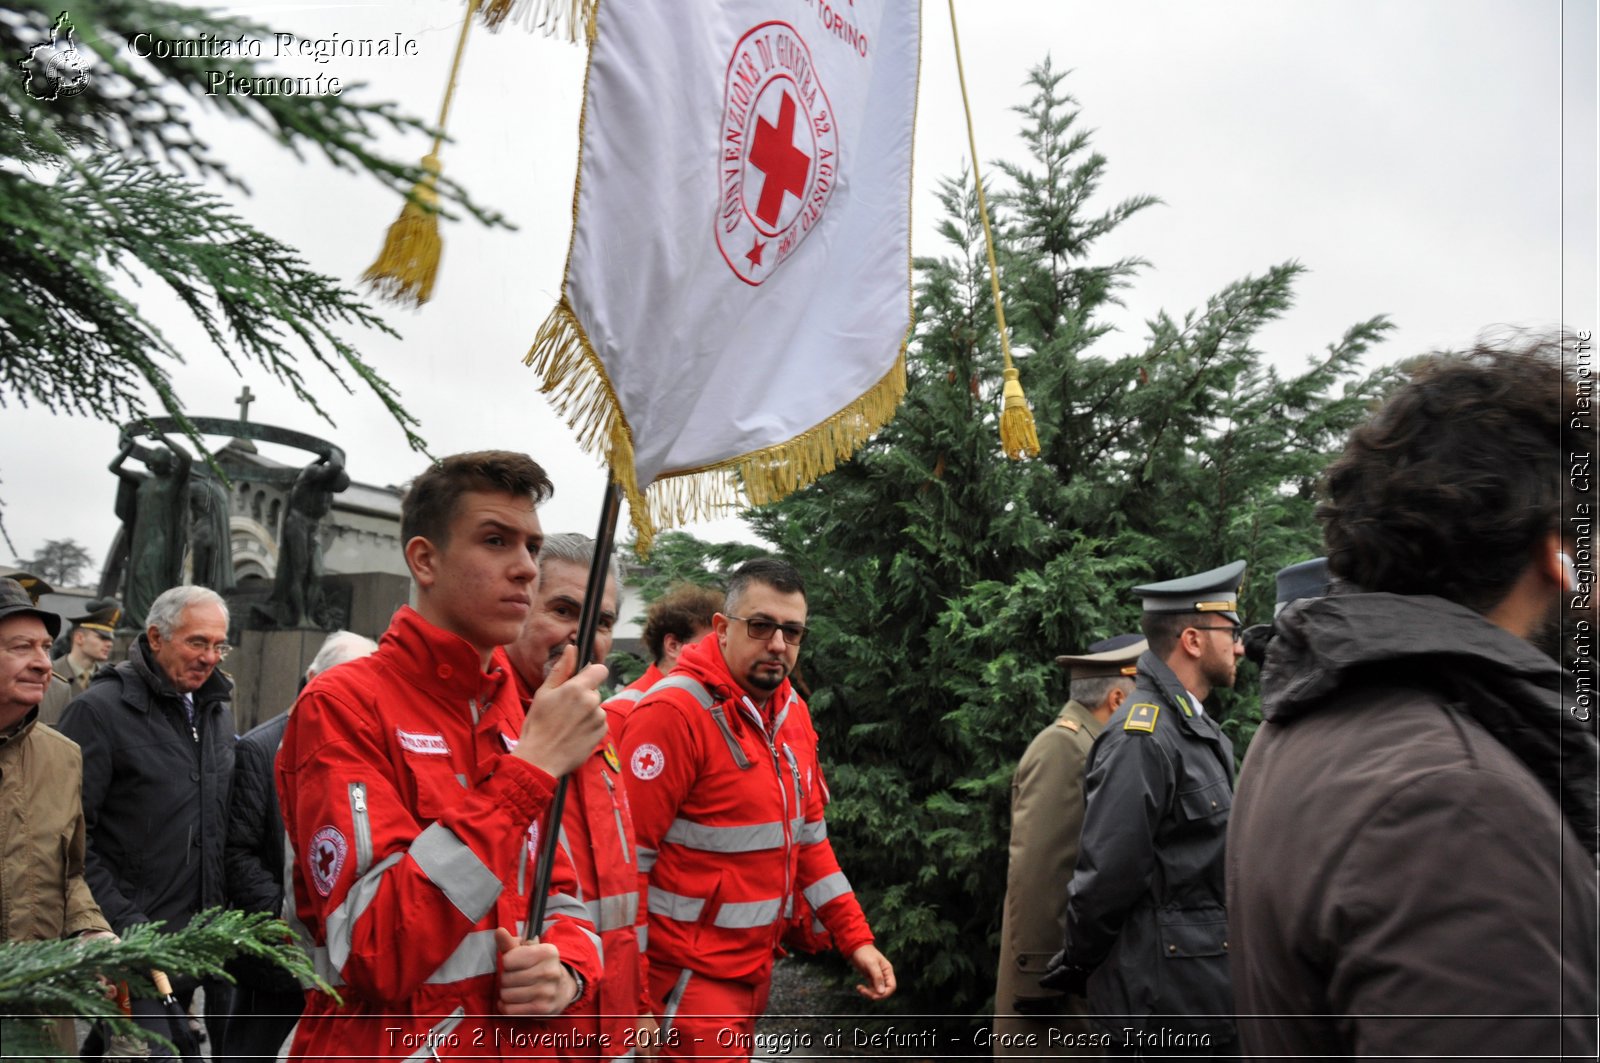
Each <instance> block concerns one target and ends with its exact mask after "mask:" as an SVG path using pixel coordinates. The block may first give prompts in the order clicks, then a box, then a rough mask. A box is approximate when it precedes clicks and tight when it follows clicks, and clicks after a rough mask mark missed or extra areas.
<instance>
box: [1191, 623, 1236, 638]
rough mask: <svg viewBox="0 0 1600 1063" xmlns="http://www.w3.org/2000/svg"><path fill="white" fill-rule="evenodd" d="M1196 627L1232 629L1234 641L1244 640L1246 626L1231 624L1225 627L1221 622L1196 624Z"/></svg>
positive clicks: (1215, 629) (1200, 628) (1199, 628)
mask: <svg viewBox="0 0 1600 1063" xmlns="http://www.w3.org/2000/svg"><path fill="white" fill-rule="evenodd" d="M1194 629H1195V630H1196V631H1231V632H1232V633H1233V641H1235V642H1243V641H1244V628H1242V627H1240V626H1239V625H1238V624H1229V625H1228V626H1227V627H1223V626H1221V625H1220V624H1195V625H1194Z"/></svg>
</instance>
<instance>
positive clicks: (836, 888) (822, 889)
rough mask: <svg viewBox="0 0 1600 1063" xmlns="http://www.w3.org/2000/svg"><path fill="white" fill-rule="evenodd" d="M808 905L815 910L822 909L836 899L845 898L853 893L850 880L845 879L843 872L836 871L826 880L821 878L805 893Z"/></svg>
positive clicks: (808, 887)
mask: <svg viewBox="0 0 1600 1063" xmlns="http://www.w3.org/2000/svg"><path fill="white" fill-rule="evenodd" d="M803 892H804V893H805V895H806V903H808V904H810V905H811V907H812V908H813V909H816V908H821V907H822V906H823V905H824V904H827V903H828V902H829V901H831V900H833V899H834V898H835V897H843V896H844V895H845V894H846V893H849V892H851V889H850V880H849V879H847V878H845V877H844V872H843V871H835V872H834V873H833V874H831V875H828V876H826V877H825V878H819V879H817V881H815V882H813V883H812V884H811V885H809V886H807V887H806V888H805V890H804V891H803Z"/></svg>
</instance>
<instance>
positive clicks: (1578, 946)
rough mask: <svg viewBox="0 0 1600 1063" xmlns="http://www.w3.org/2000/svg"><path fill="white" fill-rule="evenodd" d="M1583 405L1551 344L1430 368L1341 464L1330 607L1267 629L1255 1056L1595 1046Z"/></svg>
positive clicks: (1497, 1052) (1248, 935) (1246, 997)
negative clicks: (1578, 646) (1577, 597)
mask: <svg viewBox="0 0 1600 1063" xmlns="http://www.w3.org/2000/svg"><path fill="white" fill-rule="evenodd" d="M1578 396H1579V392H1578V391H1577V390H1576V388H1575V381H1574V380H1573V379H1572V378H1570V377H1565V376H1564V374H1563V371H1562V368H1561V363H1560V360H1559V356H1558V354H1557V352H1556V350H1554V349H1553V345H1552V347H1551V348H1547V349H1542V350H1541V349H1539V348H1534V349H1530V350H1527V351H1521V352H1504V351H1493V350H1486V349H1482V348H1480V349H1479V350H1477V351H1474V352H1473V353H1471V354H1469V355H1466V356H1464V357H1440V358H1435V359H1433V360H1430V361H1429V362H1427V363H1425V364H1424V365H1422V366H1421V367H1420V368H1419V369H1417V370H1415V372H1414V375H1413V377H1412V379H1411V381H1410V383H1408V384H1407V385H1406V386H1405V387H1403V388H1401V389H1400V390H1399V391H1398V392H1396V393H1395V395H1394V396H1393V397H1392V398H1391V399H1390V401H1389V402H1388V404H1387V405H1386V406H1385V407H1384V408H1383V409H1381V410H1379V411H1378V413H1377V414H1376V415H1374V417H1373V418H1372V420H1371V421H1369V422H1368V423H1367V424H1365V425H1363V426H1362V427H1360V428H1358V429H1357V430H1356V431H1355V432H1354V433H1353V434H1352V435H1351V437H1350V440H1349V443H1348V444H1347V446H1346V448H1345V451H1344V454H1343V456H1341V457H1340V458H1339V459H1338V460H1337V461H1336V462H1335V463H1334V464H1333V465H1332V466H1331V467H1330V468H1329V470H1328V475H1327V485H1326V491H1327V498H1326V501H1325V502H1324V503H1323V505H1322V506H1321V507H1320V509H1319V514H1318V515H1319V517H1320V518H1321V519H1322V521H1323V524H1324V532H1325V536H1326V541H1327V547H1328V563H1329V568H1330V570H1331V572H1332V573H1333V575H1334V576H1335V577H1336V582H1335V585H1334V588H1333V594H1332V595H1331V596H1329V597H1326V598H1320V599H1313V600H1304V601H1300V602H1297V603H1295V604H1294V605H1292V606H1290V607H1289V608H1287V609H1285V610H1284V612H1283V614H1282V615H1281V616H1279V617H1278V620H1277V628H1278V637H1277V638H1276V639H1274V640H1273V642H1272V644H1271V646H1270V648H1269V650H1268V652H1267V663H1266V668H1265V671H1264V672H1263V675H1262V687H1263V690H1264V691H1265V697H1264V699H1263V706H1262V710H1263V717H1264V722H1263V724H1262V726H1261V729H1260V731H1259V732H1258V733H1257V735H1256V737H1255V741H1254V742H1253V743H1252V745H1251V747H1250V753H1249V756H1248V757H1247V758H1246V759H1245V763H1244V767H1243V770H1242V772H1241V775H1240V780H1241V782H1240V786H1239V793H1238V798H1237V801H1236V802H1235V805H1234V810H1233V819H1232V825H1231V827H1230V833H1229V838H1228V865H1229V866H1228V894H1229V896H1228V915H1229V923H1230V935H1229V937H1230V940H1231V942H1232V946H1233V948H1232V955H1233V960H1234V967H1233V972H1234V973H1233V980H1234V988H1235V991H1236V993H1237V998H1238V1005H1239V1011H1240V1016H1241V1018H1240V1033H1241V1038H1242V1041H1243V1047H1244V1049H1245V1052H1246V1053H1247V1054H1249V1055H1252V1056H1261V1057H1265V1058H1274V1059H1283V1058H1291V1057H1302V1056H1316V1057H1323V1058H1357V1057H1359V1058H1370V1057H1390V1058H1401V1057H1403V1058H1407V1059H1459V1058H1467V1057H1471V1058H1475V1059H1491V1058H1492V1059H1501V1058H1514V1059H1532V1058H1538V1059H1552V1058H1566V1057H1572V1058H1588V1059H1593V1058H1594V1057H1595V1025H1594V1024H1595V1014H1596V1010H1597V999H1596V980H1595V970H1596V959H1597V957H1596V920H1595V913H1596V890H1595V860H1594V857H1595V848H1596V835H1595V750H1594V743H1593V740H1592V738H1591V736H1590V735H1589V734H1588V733H1587V730H1586V728H1585V727H1584V726H1583V724H1582V722H1581V721H1580V720H1579V719H1578V718H1577V717H1576V716H1575V715H1574V709H1575V708H1576V706H1569V705H1564V704H1563V699H1562V670H1561V667H1560V665H1559V664H1558V663H1557V659H1558V654H1559V646H1558V643H1559V638H1560V624H1559V618H1560V616H1561V615H1562V610H1563V608H1564V607H1565V606H1567V605H1569V604H1571V601H1570V599H1571V597H1572V596H1573V595H1574V594H1575V593H1582V592H1583V591H1584V590H1586V588H1587V584H1588V583H1589V582H1590V579H1588V578H1581V577H1580V575H1579V573H1578V572H1577V571H1576V570H1575V567H1574V566H1573V564H1572V562H1571V560H1570V559H1571V557H1573V556H1578V557H1580V558H1582V557H1584V556H1585V555H1584V554H1581V553H1578V544H1579V543H1580V542H1582V541H1583V538H1585V537H1588V536H1589V535H1590V534H1591V533H1590V531H1588V530H1587V529H1588V528H1590V527H1592V521H1593V515H1594V488H1593V484H1592V482H1591V481H1589V480H1588V479H1587V477H1584V478H1582V482H1580V478H1579V477H1577V476H1575V475H1569V465H1568V463H1567V462H1565V461H1563V460H1562V458H1563V453H1562V450H1561V449H1560V448H1561V438H1562V429H1563V427H1564V426H1565V425H1566V424H1567V423H1568V422H1569V418H1572V417H1573V416H1574V415H1575V413H1577V412H1578V411H1580V409H1582V408H1587V405H1586V403H1585V405H1583V406H1582V407H1580V405H1579V403H1578ZM1562 398H1566V399H1567V406H1566V407H1565V408H1563V407H1562V406H1561V405H1560V402H1561V400H1562ZM1590 423H1591V424H1592V422H1590ZM1590 541H1591V542H1592V540H1590ZM1588 556H1591V557H1592V554H1591V555H1588ZM1591 578H1592V577H1591ZM1339 581H1343V582H1339ZM1591 622H1592V621H1591Z"/></svg>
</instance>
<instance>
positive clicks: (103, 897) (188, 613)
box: [60, 585, 233, 1055]
mask: <svg viewBox="0 0 1600 1063" xmlns="http://www.w3.org/2000/svg"><path fill="white" fill-rule="evenodd" d="M229 649H230V647H229V645H228V607H227V605H226V604H225V603H224V602H223V600H222V599H221V598H220V597H218V595H217V593H216V592H215V591H213V590H210V589H209V588H206V587H195V586H188V585H185V586H180V587H173V588H171V589H170V590H167V591H165V592H163V593H162V594H160V595H159V596H158V597H157V598H156V600H155V601H154V602H153V603H151V606H150V612H149V613H148V614H147V616H146V618H145V630H144V633H143V634H141V635H140V636H139V637H138V638H137V639H136V640H135V641H134V643H133V645H132V646H130V647H128V659H127V660H125V661H122V662H120V663H119V664H117V665H116V666H115V667H114V668H102V669H100V671H98V672H97V673H96V674H95V676H94V679H93V680H92V681H91V682H90V683H89V689H88V690H86V691H84V692H83V693H82V694H80V695H78V697H76V698H74V699H73V701H72V704H70V705H68V706H67V711H66V714H65V715H63V716H62V718H61V726H60V731H61V733H62V734H64V735H66V736H67V737H68V738H70V739H72V740H73V741H74V742H76V743H78V745H79V747H81V748H82V750H83V815H84V822H85V826H86V827H87V830H88V852H87V859H86V867H85V877H86V878H87V880H88V882H89V888H90V889H91V890H92V891H93V892H94V897H95V900H96V901H98V902H99V904H100V908H101V910H102V911H104V912H105V915H106V918H107V920H109V921H110V923H111V926H112V929H114V930H115V931H117V933H119V934H125V933H127V931H128V929H129V928H130V927H134V926H138V925H139V924H141V923H149V922H154V921H156V920H162V921H164V922H165V923H166V925H167V927H168V928H169V929H178V928H181V927H183V926H185V925H186V924H187V923H188V922H189V920H190V919H191V918H192V917H193V916H194V914H195V913H196V912H198V911H200V910H201V909H203V908H209V907H213V906H215V905H220V904H221V903H222V902H223V872H222V847H223V841H224V840H225V838H226V834H227V817H228V780H229V778H230V777H231V776H232V774H233V713H232V711H231V709H230V705H229V698H230V695H231V694H232V691H233V683H232V682H231V681H230V680H229V679H228V678H227V676H225V675H223V674H222V673H221V672H220V671H218V669H217V666H218V665H219V664H220V663H221V662H222V659H223V658H224V657H226V656H227V655H228V650H229ZM173 984H174V988H175V989H176V990H177V992H178V996H179V999H180V1000H182V1001H183V1002H184V1003H185V1005H187V1003H188V1000H189V998H190V997H191V996H192V995H193V993H194V990H195V987H196V984H197V983H196V982H194V981H193V980H190V979H186V978H184V977H183V976H182V975H181V974H180V973H177V972H174V977H173ZM133 1009H134V1017H135V1019H136V1020H141V1024H142V1025H148V1026H149V1027H150V1028H159V1026H158V1024H159V1023H160V1022H162V1021H164V1020H163V1019H162V1017H161V1004H160V1003H159V1002H158V1001H155V1000H136V1001H134V1002H133ZM146 1018H148V1019H149V1020H150V1021H149V1022H148V1023H145V1022H143V1020H144V1019H146ZM151 1053H152V1055H157V1054H161V1050H160V1049H159V1048H157V1047H156V1046H152V1048H151Z"/></svg>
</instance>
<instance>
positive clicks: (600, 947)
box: [544, 919, 606, 967]
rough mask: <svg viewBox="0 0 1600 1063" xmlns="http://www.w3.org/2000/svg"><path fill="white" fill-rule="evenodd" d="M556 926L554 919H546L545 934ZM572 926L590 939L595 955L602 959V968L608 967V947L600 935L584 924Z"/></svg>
mask: <svg viewBox="0 0 1600 1063" xmlns="http://www.w3.org/2000/svg"><path fill="white" fill-rule="evenodd" d="M555 925H556V921H555V920H554V919H546V920H545V921H544V932H545V933H546V934H548V933H550V928H551V927H553V926H555ZM572 925H573V926H575V927H577V928H578V929H579V930H581V931H583V936H584V937H586V938H588V939H589V944H591V945H593V946H594V954H595V955H596V956H598V957H600V966H602V967H604V966H605V965H606V947H605V944H604V943H603V942H602V941H601V940H600V935H599V934H596V933H595V932H594V931H592V930H590V929H589V928H588V927H586V926H584V925H583V924H582V923H573V924H572Z"/></svg>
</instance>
